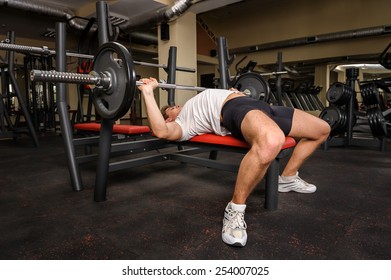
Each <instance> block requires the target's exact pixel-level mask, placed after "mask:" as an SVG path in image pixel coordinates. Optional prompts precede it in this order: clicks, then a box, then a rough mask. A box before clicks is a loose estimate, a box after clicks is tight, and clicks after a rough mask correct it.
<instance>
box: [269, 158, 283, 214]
mask: <svg viewBox="0 0 391 280" xmlns="http://www.w3.org/2000/svg"><path fill="white" fill-rule="evenodd" d="M279 172H280V170H279V159H278V158H276V159H274V160H273V161H272V163H271V164H270V166H269V168H268V170H267V172H266V177H265V186H266V197H265V208H266V209H267V210H270V211H272V210H277V207H278V175H279Z"/></svg>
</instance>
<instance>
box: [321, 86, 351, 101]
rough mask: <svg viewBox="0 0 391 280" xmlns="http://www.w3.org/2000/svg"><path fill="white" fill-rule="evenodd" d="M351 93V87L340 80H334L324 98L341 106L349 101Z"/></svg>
mask: <svg viewBox="0 0 391 280" xmlns="http://www.w3.org/2000/svg"><path fill="white" fill-rule="evenodd" d="M352 94H353V90H352V88H350V87H349V86H347V85H345V84H343V83H341V82H335V83H333V84H332V85H331V86H330V87H329V89H328V90H327V93H326V98H327V101H329V102H330V103H332V104H335V105H339V106H342V105H345V104H346V103H348V102H349V99H350V97H351V96H352Z"/></svg>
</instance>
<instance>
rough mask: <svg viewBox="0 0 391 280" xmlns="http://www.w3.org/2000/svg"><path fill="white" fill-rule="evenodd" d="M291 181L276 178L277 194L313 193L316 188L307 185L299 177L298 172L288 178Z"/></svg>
mask: <svg viewBox="0 0 391 280" xmlns="http://www.w3.org/2000/svg"><path fill="white" fill-rule="evenodd" d="M290 178H291V179H288V180H287V179H283V178H282V177H281V176H279V177H278V191H279V192H290V191H294V192H299V193H313V192H315V191H316V186H315V185H313V184H309V183H307V182H306V181H304V180H303V179H301V178H300V177H299V172H297V173H296V175H295V176H292V177H290Z"/></svg>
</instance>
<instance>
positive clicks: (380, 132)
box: [367, 107, 387, 139]
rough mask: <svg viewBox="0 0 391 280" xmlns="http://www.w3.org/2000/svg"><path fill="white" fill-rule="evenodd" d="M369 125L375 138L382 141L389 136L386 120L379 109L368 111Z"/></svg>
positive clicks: (374, 108)
mask: <svg viewBox="0 0 391 280" xmlns="http://www.w3.org/2000/svg"><path fill="white" fill-rule="evenodd" d="M367 115H368V123H369V127H370V128H371V131H372V134H373V136H375V137H377V138H379V139H381V138H383V137H385V136H387V125H386V119H385V118H384V116H383V113H382V111H381V109H380V108H379V107H373V108H369V109H367Z"/></svg>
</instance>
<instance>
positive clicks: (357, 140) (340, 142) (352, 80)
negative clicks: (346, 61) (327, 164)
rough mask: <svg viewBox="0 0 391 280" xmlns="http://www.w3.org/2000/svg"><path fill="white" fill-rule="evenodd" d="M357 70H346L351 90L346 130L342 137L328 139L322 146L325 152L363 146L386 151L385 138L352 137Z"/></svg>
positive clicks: (347, 107) (347, 108) (347, 82)
mask: <svg viewBox="0 0 391 280" xmlns="http://www.w3.org/2000/svg"><path fill="white" fill-rule="evenodd" d="M358 74H359V69H358V68H349V69H346V84H347V85H348V86H350V87H351V88H352V90H353V94H352V95H351V97H350V99H349V101H348V104H347V106H346V111H347V129H346V132H345V133H344V134H343V135H342V136H338V137H332V138H329V139H328V140H327V141H326V142H325V143H324V144H323V149H324V150H327V149H328V147H331V146H334V147H335V146H363V147H373V148H379V150H380V151H385V150H386V143H387V141H386V137H382V138H381V139H378V138H368V137H353V126H354V102H355V98H356V90H355V85H356V82H358V79H357V78H358Z"/></svg>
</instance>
